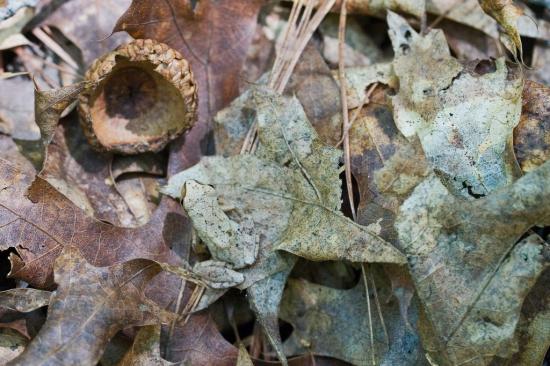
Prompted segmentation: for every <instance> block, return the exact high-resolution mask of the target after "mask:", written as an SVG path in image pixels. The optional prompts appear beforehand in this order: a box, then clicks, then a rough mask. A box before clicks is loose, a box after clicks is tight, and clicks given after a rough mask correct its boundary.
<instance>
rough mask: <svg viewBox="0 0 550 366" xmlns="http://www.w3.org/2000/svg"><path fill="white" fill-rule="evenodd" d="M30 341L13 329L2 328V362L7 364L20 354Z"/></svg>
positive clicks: (0, 362) (0, 340)
mask: <svg viewBox="0 0 550 366" xmlns="http://www.w3.org/2000/svg"><path fill="white" fill-rule="evenodd" d="M27 343H29V341H28V339H27V338H25V337H24V336H23V335H21V334H20V333H18V332H16V331H15V330H13V329H7V328H2V329H0V364H2V365H6V364H7V363H8V362H9V361H11V360H13V359H14V358H16V357H17V356H19V355H20V354H21V353H22V352H23V351H24V350H25V347H26V346H27Z"/></svg>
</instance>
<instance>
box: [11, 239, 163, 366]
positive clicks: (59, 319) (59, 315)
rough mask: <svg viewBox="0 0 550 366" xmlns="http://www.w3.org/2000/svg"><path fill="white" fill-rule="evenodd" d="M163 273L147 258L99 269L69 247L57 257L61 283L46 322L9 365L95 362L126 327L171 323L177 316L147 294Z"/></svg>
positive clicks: (77, 251)
mask: <svg viewBox="0 0 550 366" xmlns="http://www.w3.org/2000/svg"><path fill="white" fill-rule="evenodd" d="M159 271H160V267H159V266H155V265H151V262H150V261H147V260H134V261H130V262H126V263H123V264H116V265H114V266H111V267H94V266H92V265H91V264H90V263H89V262H87V261H86V260H85V259H84V257H83V256H82V255H81V254H80V252H79V250H78V249H77V248H75V247H72V246H67V247H65V248H64V249H63V252H62V253H61V255H60V256H59V257H58V258H57V259H56V261H55V282H56V283H57V284H58V287H57V290H56V291H55V293H54V295H53V296H52V299H51V303H50V306H49V308H48V317H47V319H46V323H45V324H44V326H43V327H42V329H40V332H39V333H38V334H37V336H36V337H35V338H34V339H33V340H32V342H31V343H30V344H29V346H28V347H27V348H26V349H25V351H24V352H23V353H22V354H21V355H20V356H19V357H17V358H16V359H15V360H13V361H12V362H11V363H10V365H12V366H15V365H33V364H37V363H40V364H42V365H59V364H79V365H95V364H96V363H97V361H98V360H99V358H100V357H101V353H102V352H103V349H104V347H105V345H106V344H107V342H108V341H109V339H111V337H113V336H114V335H115V333H116V332H118V331H119V330H121V329H122V328H125V327H128V326H136V325H147V324H158V323H159V322H161V321H164V322H168V321H170V320H171V319H173V316H171V315H170V314H168V313H166V312H165V311H163V310H162V309H160V308H159V307H158V306H157V305H156V304H154V303H153V302H152V301H151V300H149V299H147V298H146V297H145V296H144V289H145V286H146V284H147V282H148V281H149V280H150V279H151V278H152V277H154V276H155V275H157V274H158V273H159ZM44 347H46V349H48V352H47V353H45V352H44Z"/></svg>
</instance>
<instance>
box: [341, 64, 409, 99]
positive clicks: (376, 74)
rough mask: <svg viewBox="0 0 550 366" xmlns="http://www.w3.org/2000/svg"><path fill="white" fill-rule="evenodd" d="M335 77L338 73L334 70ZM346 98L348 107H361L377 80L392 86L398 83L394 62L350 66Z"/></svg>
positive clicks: (347, 76) (347, 72) (347, 71)
mask: <svg viewBox="0 0 550 366" xmlns="http://www.w3.org/2000/svg"><path fill="white" fill-rule="evenodd" d="M334 74H335V77H338V73H337V72H336V71H335V72H334ZM345 74H346V98H347V100H348V108H349V109H354V108H357V107H360V106H361V104H362V103H363V101H364V100H365V96H366V93H367V89H368V86H369V85H371V84H374V83H376V82H379V83H382V84H386V85H388V86H390V87H396V86H397V85H398V82H397V79H396V77H395V74H394V73H393V68H392V64H391V63H390V62H388V63H379V64H374V65H369V66H366V67H350V68H347V69H346V72H345Z"/></svg>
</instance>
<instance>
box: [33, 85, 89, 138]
mask: <svg viewBox="0 0 550 366" xmlns="http://www.w3.org/2000/svg"><path fill="white" fill-rule="evenodd" d="M88 86H89V83H87V82H80V83H77V84H73V85H67V86H64V87H61V88H59V89H52V90H40V89H39V87H38V85H37V84H35V90H34V115H35V119H36V124H37V125H38V128H40V135H41V138H42V142H43V143H44V145H48V144H49V143H50V142H51V141H52V139H53V136H54V133H55V127H56V126H57V124H58V123H59V118H60V116H61V113H63V111H64V110H65V109H66V108H67V107H68V106H69V105H70V104H71V103H73V102H74V101H75V100H76V99H77V98H78V95H79V94H80V92H81V91H82V90H84V88H86V87H88Z"/></svg>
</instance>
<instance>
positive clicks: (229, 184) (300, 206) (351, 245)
mask: <svg viewBox="0 0 550 366" xmlns="http://www.w3.org/2000/svg"><path fill="white" fill-rule="evenodd" d="M252 100H253V101H254V103H255V106H254V107H255V110H256V118H257V123H258V136H259V141H260V144H259V147H258V151H257V156H253V155H240V156H235V157H230V158H222V157H209V158H203V159H202V160H201V162H200V163H199V164H197V165H196V166H194V167H193V168H191V169H188V170H186V171H183V172H181V173H179V174H177V175H175V176H174V177H172V178H171V179H170V180H169V184H168V186H167V187H165V188H164V193H166V194H169V195H171V196H172V197H177V198H179V197H181V192H182V188H183V187H184V185H185V184H186V182H188V181H190V180H194V181H197V182H200V183H201V184H208V185H211V186H213V187H214V189H215V191H216V193H217V195H218V196H217V197H218V202H221V203H222V206H226V207H228V208H230V209H231V211H232V214H233V215H234V216H235V217H236V218H239V220H240V221H242V220H243V218H245V217H249V218H251V219H252V220H253V221H254V227H255V228H256V230H257V233H258V234H259V236H260V249H259V259H258V261H257V262H256V263H255V264H254V265H253V266H252V267H251V268H250V269H245V270H243V271H242V273H243V274H244V275H245V281H244V283H243V284H242V285H241V286H240V288H247V287H249V286H250V285H251V284H254V286H252V287H250V288H249V291H248V295H249V298H250V301H251V307H252V309H253V310H254V311H255V312H256V313H257V314H258V318H259V321H260V323H261V324H262V325H263V326H264V329H266V331H267V335H268V339H269V340H270V342H271V343H272V344H273V345H274V347H275V350H276V351H277V353H278V355H279V358H280V359H281V360H282V361H283V363H284V362H285V361H284V355H283V354H282V350H281V347H280V336H279V332H278V325H277V313H278V305H279V301H280V298H281V296H282V290H283V288H284V283H285V281H286V277H287V276H288V274H289V272H290V269H291V268H292V266H293V265H294V262H295V259H293V258H291V259H286V258H285V257H284V256H283V255H282V254H279V253H277V252H273V249H284V250H285V251H289V252H291V253H293V254H297V255H301V256H304V257H306V258H308V259H313V260H327V259H347V260H351V261H365V262H368V261H383V262H384V261H388V262H394V263H403V261H404V258H403V257H402V256H401V254H400V253H399V252H398V251H397V250H396V249H395V248H394V247H392V246H391V245H390V244H389V243H387V242H385V241H384V240H382V239H381V238H379V237H378V235H377V234H376V233H374V232H372V231H370V230H369V229H368V228H365V227H362V226H360V225H357V224H355V223H354V222H353V221H351V220H350V219H348V218H346V217H345V216H343V214H342V213H341V212H340V211H339V209H340V195H341V191H340V184H341V182H340V179H339V171H338V158H339V156H340V152H339V151H337V150H336V149H334V148H331V147H328V146H325V145H323V144H322V143H321V141H320V140H319V138H318V136H317V134H316V132H315V130H314V129H313V128H312V126H311V125H310V124H309V121H308V119H307V117H306V115H305V112H304V110H303V108H302V107H301V105H300V103H299V102H298V100H297V99H296V98H287V97H282V96H279V95H277V94H275V93H274V92H271V91H269V90H267V89H255V90H254V92H253V93H252ZM250 172H254V174H250ZM191 219H192V220H193V218H192V217H191ZM199 235H200V233H199ZM260 280H261V281H260Z"/></svg>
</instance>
